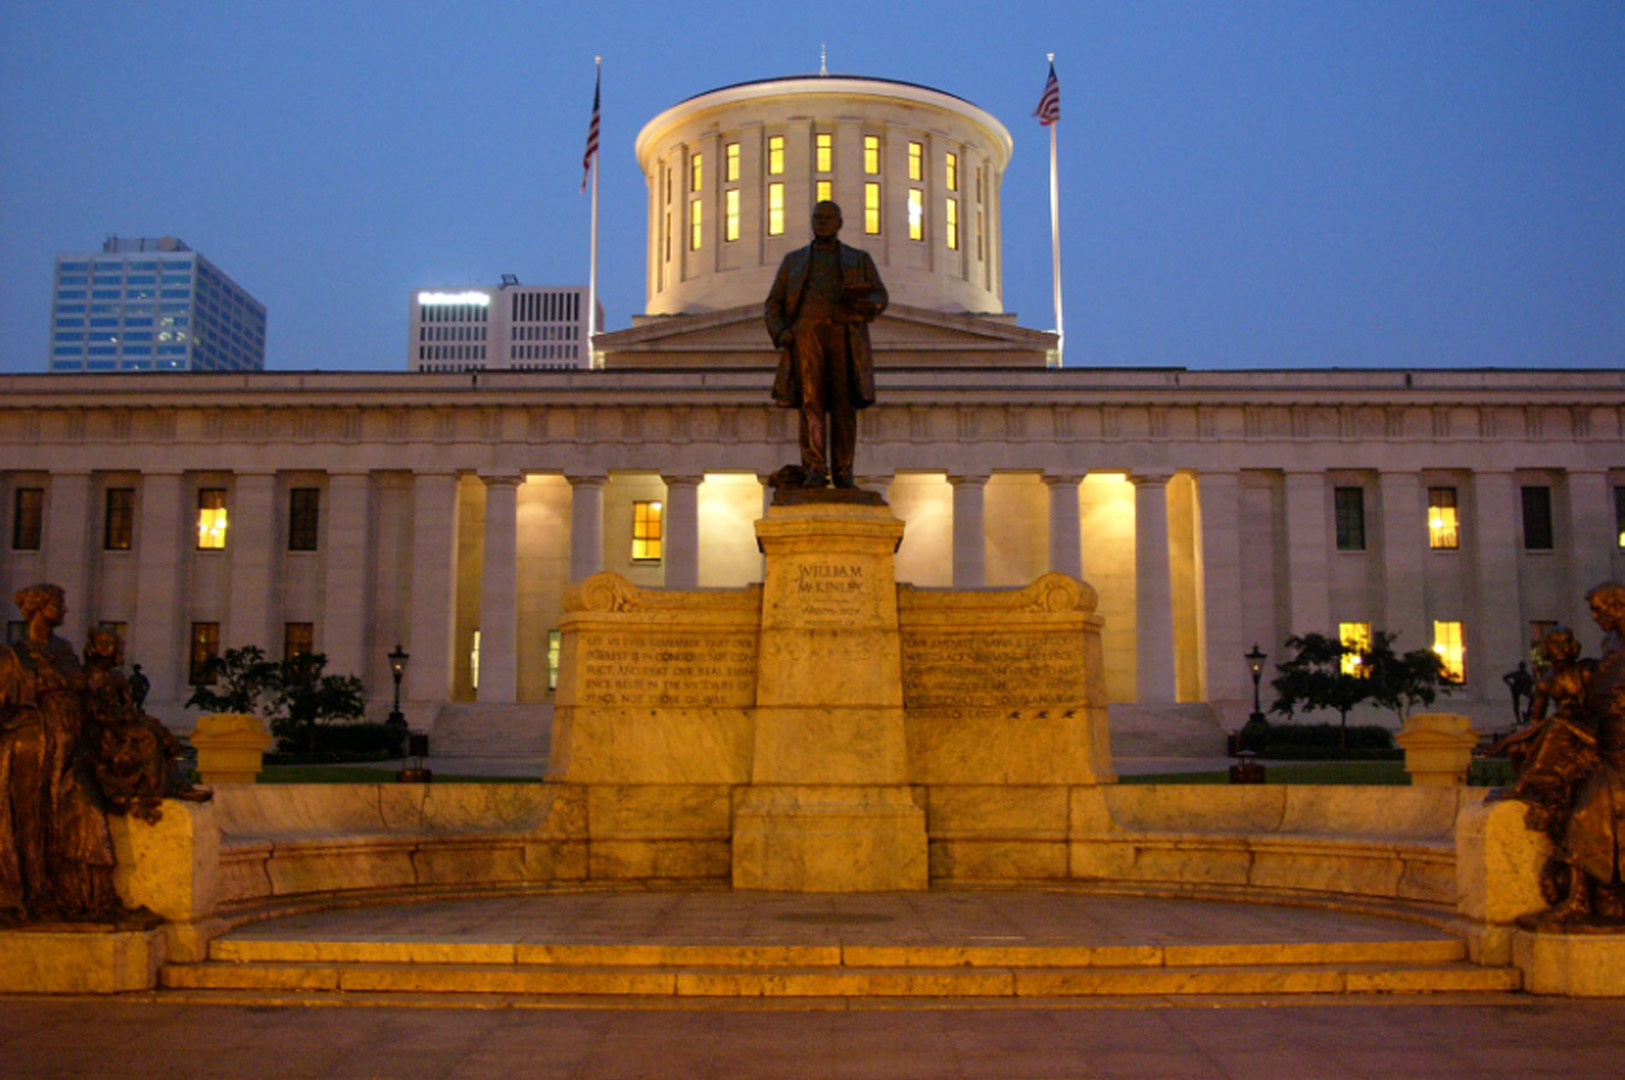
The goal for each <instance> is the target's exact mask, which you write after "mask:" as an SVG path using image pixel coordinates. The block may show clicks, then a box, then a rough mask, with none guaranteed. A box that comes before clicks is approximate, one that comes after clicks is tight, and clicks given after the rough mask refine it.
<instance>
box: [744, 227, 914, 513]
mask: <svg viewBox="0 0 1625 1080" xmlns="http://www.w3.org/2000/svg"><path fill="white" fill-rule="evenodd" d="M812 230H813V242H812V243H811V244H808V245H807V246H806V247H804V248H801V249H799V250H796V251H792V252H791V253H790V254H788V255H786V256H785V257H784V261H783V262H782V263H780V264H779V272H778V275H777V276H776V277H775V278H774V279H773V288H772V290H771V291H770V292H769V293H768V295H767V304H766V306H765V310H764V314H765V316H766V319H767V332H768V334H769V335H770V336H771V337H772V338H773V343H774V344H775V345H777V346H778V347H779V349H780V355H779V369H778V375H777V377H776V378H775V379H774V380H773V400H774V402H776V403H777V404H779V405H782V406H784V407H785V408H789V409H800V410H801V466H800V469H799V471H797V470H794V469H790V470H784V472H785V473H788V474H789V475H788V476H786V477H785V480H786V481H787V482H788V484H789V486H798V487H809V488H822V487H823V486H824V485H825V483H826V481H827V480H828V479H829V478H830V477H831V476H832V475H833V478H834V481H835V486H836V487H838V488H852V487H855V486H856V485H855V484H854V482H853V479H852V466H853V459H854V457H855V452H856V447H857V410H858V409H862V408H867V407H868V406H870V405H872V404H874V400H875V372H874V356H873V353H872V351H871V349H870V346H869V323H870V322H872V321H873V320H874V319H875V318H877V317H878V316H879V315H880V313H881V312H882V311H884V310H885V309H886V299H887V298H886V286H885V285H883V284H882V283H881V281H880V272H879V271H878V270H876V269H875V262H874V260H873V259H871V258H870V257H869V255H868V253H867V252H864V251H860V250H859V249H857V248H854V247H848V246H847V245H845V244H843V243H841V242H840V240H839V239H838V236H839V234H840V231H841V208H840V207H839V206H837V205H836V204H834V203H832V202H821V203H819V204H818V205H817V207H815V208H814V210H813V216H812Z"/></svg>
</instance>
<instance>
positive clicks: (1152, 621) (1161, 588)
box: [1131, 473, 1176, 705]
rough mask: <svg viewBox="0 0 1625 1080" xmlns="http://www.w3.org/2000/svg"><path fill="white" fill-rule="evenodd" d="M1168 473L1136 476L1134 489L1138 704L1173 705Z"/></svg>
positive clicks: (1169, 478)
mask: <svg viewBox="0 0 1625 1080" xmlns="http://www.w3.org/2000/svg"><path fill="white" fill-rule="evenodd" d="M1172 478H1173V474H1172V473H1140V474H1136V475H1135V476H1134V477H1132V478H1131V479H1132V482H1133V484H1134V602H1135V608H1136V609H1137V614H1136V619H1137V620H1138V621H1137V624H1136V635H1135V637H1136V641H1135V648H1136V663H1135V670H1136V676H1137V678H1136V681H1137V683H1138V694H1137V696H1136V700H1137V701H1138V703H1139V704H1141V705H1154V704H1172V703H1173V702H1174V701H1175V700H1176V693H1175V685H1176V684H1175V673H1174V586H1173V568H1172V564H1171V562H1170V560H1169V557H1168V481H1169V480H1171V479H1172Z"/></svg>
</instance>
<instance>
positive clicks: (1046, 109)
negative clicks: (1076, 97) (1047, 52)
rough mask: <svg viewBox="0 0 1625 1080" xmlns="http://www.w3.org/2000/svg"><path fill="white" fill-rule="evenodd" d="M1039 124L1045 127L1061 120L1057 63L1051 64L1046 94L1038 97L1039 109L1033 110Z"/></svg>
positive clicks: (1045, 87) (1045, 85)
mask: <svg viewBox="0 0 1625 1080" xmlns="http://www.w3.org/2000/svg"><path fill="white" fill-rule="evenodd" d="M1033 115H1034V116H1036V117H1038V122H1039V123H1040V124H1042V125H1043V126H1045V127H1048V126H1049V125H1051V124H1053V123H1055V122H1056V121H1057V120H1059V119H1060V118H1061V83H1060V80H1059V79H1057V78H1056V77H1055V61H1053V60H1051V61H1050V64H1049V79H1048V80H1046V81H1045V83H1044V92H1043V93H1042V94H1040V95H1039V97H1038V108H1036V109H1034V110H1033Z"/></svg>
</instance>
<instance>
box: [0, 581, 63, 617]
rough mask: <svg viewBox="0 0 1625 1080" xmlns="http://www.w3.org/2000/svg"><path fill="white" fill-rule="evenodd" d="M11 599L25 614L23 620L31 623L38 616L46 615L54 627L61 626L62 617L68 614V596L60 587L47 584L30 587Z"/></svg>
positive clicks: (19, 591) (20, 590) (18, 592)
mask: <svg viewBox="0 0 1625 1080" xmlns="http://www.w3.org/2000/svg"><path fill="white" fill-rule="evenodd" d="M11 599H12V602H13V603H14V604H16V605H17V610H18V611H21V612H22V613H23V618H25V619H27V620H29V621H30V622H32V621H33V620H34V617H35V616H36V615H40V614H44V615H46V616H47V618H48V619H50V620H51V625H52V626H59V625H61V623H62V617H63V616H64V615H66V614H67V613H68V598H67V594H66V593H64V592H63V591H62V586H60V585H51V584H46V583H42V584H39V585H30V586H28V588H26V589H19V590H17V594H16V595H15V596H13V597H12V598H11ZM53 616H54V618H52V617H53Z"/></svg>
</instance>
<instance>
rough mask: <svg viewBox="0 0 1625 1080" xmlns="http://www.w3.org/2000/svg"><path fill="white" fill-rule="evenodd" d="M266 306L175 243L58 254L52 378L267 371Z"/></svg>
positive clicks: (125, 243) (127, 243)
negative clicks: (111, 373)
mask: <svg viewBox="0 0 1625 1080" xmlns="http://www.w3.org/2000/svg"><path fill="white" fill-rule="evenodd" d="M264 369H265V305H263V304H261V303H260V302H259V301H258V300H255V299H254V298H253V297H252V296H250V295H248V293H247V292H246V291H244V290H243V288H242V287H241V286H240V285H238V284H237V283H236V282H235V281H232V280H231V278H229V277H227V276H226V275H225V274H223V273H221V272H220V269H219V268H218V267H216V266H215V265H214V264H213V263H211V262H209V260H207V259H205V258H204V257H203V256H202V255H199V254H198V253H197V252H195V251H193V250H192V249H191V248H189V247H187V246H186V244H185V243H184V242H182V241H180V240H177V239H175V238H174V237H172V236H166V237H162V238H159V239H120V238H118V237H109V238H108V240H107V242H106V243H104V244H103V245H102V250H101V252H100V253H99V254H95V255H60V256H58V257H57V260H56V280H55V283H54V287H53V290H52V295H51V357H50V370H52V371H263V370H264Z"/></svg>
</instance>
